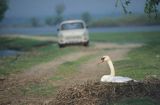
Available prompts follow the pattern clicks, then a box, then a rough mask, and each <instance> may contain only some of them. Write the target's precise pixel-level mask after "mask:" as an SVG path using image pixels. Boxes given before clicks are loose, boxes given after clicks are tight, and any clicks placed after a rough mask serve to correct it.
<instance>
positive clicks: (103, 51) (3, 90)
mask: <svg viewBox="0 0 160 105" xmlns="http://www.w3.org/2000/svg"><path fill="white" fill-rule="evenodd" d="M139 46H140V45H138V44H123V45H120V44H113V43H94V45H93V46H91V47H89V48H85V47H81V50H80V51H79V52H73V53H71V54H68V55H64V56H61V57H59V58H57V59H54V60H53V61H50V62H47V63H43V64H40V65H36V66H34V67H31V68H30V69H28V70H25V72H22V73H18V74H14V75H10V76H9V77H8V78H7V79H6V80H4V81H3V83H2V85H1V86H0V100H1V101H2V102H1V101H0V105H1V103H5V104H6V103H7V102H8V103H9V104H11V105H16V103H18V101H19V103H21V102H23V101H24V100H28V101H29V100H30V101H29V103H30V102H31V103H32V101H33V103H32V104H29V103H27V101H26V103H27V104H25V105H33V104H38V103H36V101H39V102H41V101H45V102H46V98H44V97H34V100H33V98H32V100H31V99H30V98H29V97H26V96H23V95H22V94H20V90H19V89H20V88H21V87H25V86H26V85H27V84H29V83H37V82H45V81H46V82H48V81H47V80H48V78H49V77H51V76H54V73H55V72H56V70H57V67H58V66H59V65H60V64H62V63H64V62H67V61H76V60H78V59H79V58H81V57H83V56H87V55H91V54H93V55H95V57H93V58H92V59H90V60H89V61H88V62H85V63H84V64H81V65H80V67H79V68H77V69H78V72H77V73H75V74H74V75H72V76H70V77H68V78H65V79H64V80H62V81H57V82H54V83H52V84H54V85H57V86H61V87H63V86H66V84H67V85H71V84H74V83H79V82H84V81H87V80H98V79H100V77H101V76H102V75H104V74H107V73H109V71H107V66H106V64H100V65H98V62H99V61H100V57H101V56H103V55H109V56H110V57H111V58H112V60H113V61H117V60H121V59H125V55H126V54H127V52H128V51H130V50H131V49H132V48H136V47H139ZM50 98H52V97H50ZM16 99H18V101H17V100H16ZM15 100H16V101H15ZM47 100H48V99H47ZM34 101H35V102H34Z"/></svg>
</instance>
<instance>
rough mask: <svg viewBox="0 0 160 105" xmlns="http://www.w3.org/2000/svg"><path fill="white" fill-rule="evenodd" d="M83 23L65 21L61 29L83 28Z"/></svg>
mask: <svg viewBox="0 0 160 105" xmlns="http://www.w3.org/2000/svg"><path fill="white" fill-rule="evenodd" d="M83 28H84V26H83V23H81V22H77V23H65V24H62V26H61V30H70V29H83Z"/></svg>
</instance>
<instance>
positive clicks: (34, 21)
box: [31, 17, 40, 27]
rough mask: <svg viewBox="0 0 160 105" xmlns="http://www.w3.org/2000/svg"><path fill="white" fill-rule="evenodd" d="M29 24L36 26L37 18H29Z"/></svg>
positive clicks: (37, 23) (37, 24)
mask: <svg viewBox="0 0 160 105" xmlns="http://www.w3.org/2000/svg"><path fill="white" fill-rule="evenodd" d="M31 25H32V26H33V27H38V26H39V25H40V24H39V20H38V19H37V18H35V17H33V18H31Z"/></svg>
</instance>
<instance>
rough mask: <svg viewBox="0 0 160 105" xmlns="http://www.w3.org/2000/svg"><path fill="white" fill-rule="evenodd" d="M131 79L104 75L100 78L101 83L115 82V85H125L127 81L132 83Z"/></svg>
mask: <svg viewBox="0 0 160 105" xmlns="http://www.w3.org/2000/svg"><path fill="white" fill-rule="evenodd" d="M132 80H133V79H131V78H129V77H122V76H111V75H104V76H102V78H101V82H117V83H126V82H128V81H132Z"/></svg>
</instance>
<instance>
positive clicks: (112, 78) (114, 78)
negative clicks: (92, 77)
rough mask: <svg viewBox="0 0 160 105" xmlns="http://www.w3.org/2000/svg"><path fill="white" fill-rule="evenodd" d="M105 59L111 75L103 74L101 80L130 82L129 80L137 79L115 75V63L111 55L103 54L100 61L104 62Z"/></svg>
mask: <svg viewBox="0 0 160 105" xmlns="http://www.w3.org/2000/svg"><path fill="white" fill-rule="evenodd" d="M105 61H106V62H107V63H108V65H109V68H110V75H103V76H102V77H101V82H114V83H126V82H129V81H135V80H133V79H132V78H129V77H122V76H115V70H114V66H113V63H112V61H111V59H110V57H109V56H103V57H102V58H101V62H100V63H103V62H105Z"/></svg>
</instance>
